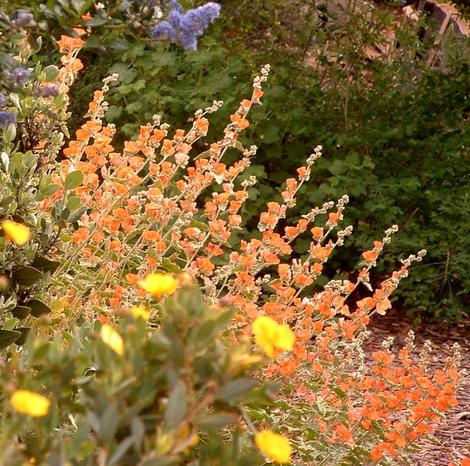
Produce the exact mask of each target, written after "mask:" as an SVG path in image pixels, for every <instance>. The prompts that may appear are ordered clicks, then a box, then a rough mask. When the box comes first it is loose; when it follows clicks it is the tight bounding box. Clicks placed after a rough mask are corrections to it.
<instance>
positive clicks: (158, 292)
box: [139, 273, 179, 298]
mask: <svg viewBox="0 0 470 466" xmlns="http://www.w3.org/2000/svg"><path fill="white" fill-rule="evenodd" d="M139 285H140V286H141V287H142V288H143V289H144V290H145V291H147V293H150V294H151V295H152V296H153V297H154V298H160V297H161V296H164V295H170V294H173V293H174V292H175V291H176V289H177V288H178V285H179V282H178V280H176V278H174V277H173V276H171V275H168V274H166V273H151V274H149V275H147V276H146V277H145V278H144V279H143V280H140V281H139Z"/></svg>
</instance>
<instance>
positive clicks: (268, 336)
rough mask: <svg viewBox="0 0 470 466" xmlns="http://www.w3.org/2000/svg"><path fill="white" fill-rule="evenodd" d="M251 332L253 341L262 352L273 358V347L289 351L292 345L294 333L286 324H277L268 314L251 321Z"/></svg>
mask: <svg viewBox="0 0 470 466" xmlns="http://www.w3.org/2000/svg"><path fill="white" fill-rule="evenodd" d="M253 333H254V335H255V342H256V344H257V345H258V346H260V347H261V348H262V349H263V350H264V352H265V353H266V354H267V355H268V356H269V357H270V358H273V357H274V355H275V348H280V349H283V350H287V351H291V350H292V348H293V347H294V342H295V335H294V332H293V331H292V329H291V328H290V327H289V326H288V325H286V324H282V325H281V324H278V323H277V322H276V321H275V320H274V319H272V318H271V317H268V316H261V317H258V318H257V319H256V320H255V321H254V322H253Z"/></svg>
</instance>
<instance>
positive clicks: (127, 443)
mask: <svg viewBox="0 0 470 466" xmlns="http://www.w3.org/2000/svg"><path fill="white" fill-rule="evenodd" d="M133 443H134V436H133V435H130V436H129V437H126V438H125V439H124V440H123V441H122V442H121V443H120V444H119V446H118V447H117V448H116V450H115V451H114V453H113V456H111V458H110V459H109V461H108V462H107V463H106V466H112V465H113V464H116V463H117V462H118V461H119V460H120V459H121V458H122V456H123V455H124V454H125V453H126V451H127V450H129V448H130V447H131V446H132V444H133Z"/></svg>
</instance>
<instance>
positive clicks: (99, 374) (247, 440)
mask: <svg viewBox="0 0 470 466" xmlns="http://www.w3.org/2000/svg"><path fill="white" fill-rule="evenodd" d="M68 44H74V42H73V41H72V42H70V39H66V38H64V39H63V41H62V43H61V46H62V47H67V46H68ZM268 70H269V68H268V67H265V68H263V70H262V73H261V74H260V76H258V77H256V78H255V80H254V85H253V90H252V95H251V98H250V99H244V100H243V101H242V102H241V104H240V106H239V107H238V109H237V110H236V112H235V113H233V114H232V115H231V116H230V122H229V124H228V125H227V126H226V128H225V130H224V132H223V137H222V138H221V139H220V140H219V141H217V142H215V143H211V144H209V143H207V150H205V151H203V152H201V151H197V150H196V146H202V145H204V144H205V143H204V137H205V136H206V134H207V132H208V129H209V119H208V118H207V117H208V115H210V114H212V113H213V112H215V111H217V109H218V108H219V107H220V103H219V102H214V103H213V105H212V106H210V107H207V108H206V109H201V110H197V111H196V112H195V114H194V118H193V120H192V126H191V128H190V129H189V130H188V131H184V130H181V129H177V130H175V131H174V134H173V136H169V126H168V125H167V124H165V123H162V122H161V119H160V118H159V117H158V116H155V117H154V118H153V120H152V122H151V123H149V124H147V125H144V126H142V127H141V128H140V131H139V135H138V137H137V139H135V140H131V141H126V142H125V143H124V149H123V151H122V152H117V151H116V150H115V149H114V147H113V146H112V137H113V135H114V134H115V131H116V128H115V127H114V126H113V125H109V124H108V125H106V124H104V122H103V117H104V114H105V112H106V109H107V107H108V105H107V102H106V100H105V94H106V92H107V91H108V90H109V84H110V82H112V81H113V80H115V79H116V78H117V77H116V76H112V77H110V78H107V79H106V80H105V83H104V86H103V88H102V90H99V91H96V92H95V93H94V99H93V101H92V102H91V103H90V105H89V110H88V113H87V121H86V122H85V123H84V124H83V125H82V127H81V128H80V129H79V130H77V132H76V138H75V139H72V140H69V141H68V142H67V144H66V147H65V148H64V150H63V159H62V160H61V161H60V162H59V163H57V164H54V165H51V166H50V167H49V175H50V176H51V180H52V182H53V184H54V185H55V186H56V188H55V191H54V192H53V193H51V195H50V196H47V197H46V198H45V199H44V200H43V201H41V205H40V207H41V209H42V210H43V212H44V215H45V216H46V217H48V216H50V217H52V218H53V217H54V212H56V211H57V209H59V210H60V206H61V205H62V206H63V199H64V196H69V198H74V199H76V200H75V201H74V208H75V209H77V210H78V211H79V212H80V210H79V209H81V212H82V213H81V215H80V216H77V218H76V219H75V221H74V222H72V224H70V223H69V224H68V225H65V226H63V227H62V228H60V230H58V231H59V235H58V239H57V243H56V247H57V257H56V258H57V259H61V265H60V267H59V268H57V270H56V271H55V272H54V274H53V277H52V278H53V280H54V286H52V287H50V288H49V290H48V295H49V299H50V304H51V307H52V314H51V317H52V319H54V320H53V322H54V323H55V324H56V325H55V326H51V327H48V326H46V325H41V326H38V325H37V326H35V328H36V332H37V333H40V334H43V338H44V337H46V336H47V335H48V334H50V336H51V337H52V338H53V340H52V342H51V343H41V342H40V341H41V340H33V337H31V339H30V341H29V342H28V344H27V346H26V348H25V349H24V351H23V352H21V353H18V352H15V351H12V352H11V353H10V356H7V357H6V358H4V359H2V364H4V367H5V370H3V371H2V377H5V379H2V380H3V381H2V384H3V385H4V387H5V388H4V390H3V392H5V393H8V396H7V397H5V398H4V399H3V403H4V412H7V414H6V415H5V416H4V423H5V424H4V427H2V432H7V433H8V434H7V436H6V437H2V438H5V439H6V438H11V436H12V435H18V442H17V443H16V444H15V445H7V444H6V443H4V444H3V445H4V447H3V448H4V449H5V450H4V452H3V455H4V457H5V458H6V459H8V461H10V460H11V461H12V464H21V463H20V461H23V460H24V453H25V454H26V457H27V458H30V457H34V458H37V460H35V461H36V462H38V461H39V464H41V461H42V462H43V463H44V462H46V461H49V462H50V461H54V460H55V458H56V457H57V456H56V455H59V454H60V455H65V457H66V458H68V459H69V461H77V460H78V461H81V460H82V459H83V460H85V459H86V460H87V461H88V462H89V463H90V464H103V463H104V464H108V463H111V464H128V462H129V461H141V463H142V464H146V463H145V462H146V461H147V460H151V461H153V463H152V462H151V463H150V464H184V463H185V462H186V463H187V462H188V461H193V462H194V463H195V464H198V463H200V464H208V463H209V462H211V461H213V460H214V459H215V458H220V457H222V458H224V459H226V460H227V461H234V462H236V464H263V460H262V459H261V458H260V457H257V456H255V455H254V454H253V453H252V446H251V439H253V438H254V443H255V444H256V446H257V447H258V449H259V450H260V451H261V452H262V453H263V454H264V455H265V456H267V457H270V458H271V459H273V460H274V461H277V462H289V461H290V462H292V463H294V464H295V463H297V464H298V463H300V464H302V463H309V462H318V463H322V462H323V463H325V464H361V463H364V462H375V463H381V464H390V465H392V464H397V461H398V459H397V458H399V457H400V458H401V457H404V456H406V454H407V450H408V449H409V448H410V446H411V445H412V444H414V443H415V442H416V440H418V439H419V438H422V437H423V436H426V435H429V434H430V433H431V432H432V431H433V428H434V425H435V423H436V422H438V420H439V416H440V415H441V414H442V413H444V412H445V411H447V410H448V409H449V408H450V407H452V406H455V404H456V402H457V401H456V398H455V394H456V389H457V387H458V384H459V374H458V371H457V369H458V363H459V352H458V349H457V348H455V351H454V356H453V357H452V358H449V359H448V360H447V362H446V365H445V367H444V368H443V369H442V370H438V371H435V372H434V373H431V372H430V370H429V368H428V360H429V354H430V351H431V349H430V347H429V346H426V347H425V348H424V350H423V352H422V354H421V356H420V359H419V361H414V360H413V359H412V358H411V352H412V349H413V335H412V334H410V335H409V337H408V340H407V342H406V344H405V346H404V347H403V348H402V349H401V350H400V351H399V353H398V355H396V356H395V355H394V354H393V352H392V348H391V346H392V342H390V341H386V342H384V345H383V348H382V350H381V351H378V352H376V353H374V354H373V355H372V358H373V362H372V363H371V364H370V365H368V364H366V363H365V356H364V353H363V352H362V350H361V347H362V344H363V342H364V340H365V339H366V338H367V324H368V322H369V319H370V316H371V315H373V314H376V313H378V314H383V313H385V312H386V311H387V310H388V309H389V308H390V307H391V302H390V299H389V298H390V295H391V293H392V292H393V291H394V290H395V289H396V288H397V286H398V284H399V282H400V281H401V280H402V279H403V278H405V277H406V276H407V275H408V270H409V267H410V266H411V264H412V263H413V262H420V261H421V260H422V257H423V256H424V254H425V252H424V251H421V252H419V253H418V254H417V255H416V256H415V255H412V256H410V257H408V258H407V259H404V260H403V261H402V265H401V267H400V269H399V270H398V271H396V272H394V273H393V274H392V276H391V277H390V278H388V279H385V280H384V281H382V282H381V283H380V284H379V285H378V286H372V285H373V283H374V282H373V280H371V277H370V275H371V270H372V268H373V267H375V265H376V263H377V260H378V257H379V254H380V253H381V252H382V250H383V248H384V247H385V246H387V245H388V243H389V242H390V240H391V236H392V234H393V233H395V232H396V230H397V229H396V227H392V228H390V229H388V230H387V231H386V233H385V236H384V237H383V238H382V240H381V241H376V242H374V244H373V247H372V248H370V249H369V250H367V251H365V252H364V253H363V254H362V259H363V260H362V261H361V263H360V271H359V273H358V274H357V276H354V277H353V276H351V277H350V278H349V279H344V280H333V281H330V282H329V283H327V284H326V285H325V287H324V288H323V289H322V290H321V291H319V292H313V290H312V286H313V285H314V282H315V280H316V279H317V278H318V277H319V276H320V274H321V272H322V270H323V267H324V265H325V264H326V262H327V260H328V258H329V257H330V256H331V255H332V253H333V251H335V250H336V248H337V246H342V245H343V244H344V242H345V240H346V239H347V238H348V237H349V236H350V235H351V233H352V229H351V227H349V226H348V227H345V228H343V229H341V228H340V227H339V224H340V222H341V221H342V220H343V215H344V212H345V207H346V205H347V203H348V197H347V196H346V195H344V196H342V197H341V198H340V199H339V200H337V201H336V202H327V203H325V204H323V205H322V206H321V207H318V208H314V209H311V210H310V211H309V212H308V213H306V214H305V215H304V216H302V217H301V218H300V219H299V221H297V222H293V223H291V222H290V221H288V218H289V209H292V208H293V207H294V206H295V203H296V198H297V194H298V192H299V190H301V189H302V186H303V185H304V184H305V183H306V182H307V181H308V180H309V178H310V174H311V173H310V172H311V169H312V166H313V164H314V163H315V161H316V160H317V159H318V158H319V157H320V155H321V147H317V148H316V149H315V150H314V151H313V153H312V155H311V156H310V157H309V158H308V159H307V164H306V166H303V167H300V168H299V169H298V170H297V178H290V179H287V180H286V183H285V188H284V190H283V191H282V193H281V197H282V201H280V202H269V203H268V204H267V209H266V210H265V211H263V212H262V213H261V215H260V217H259V223H258V232H257V233H256V234H251V235H250V234H249V235H247V234H246V233H245V232H244V231H243V229H242V228H241V227H240V225H241V224H242V219H241V213H242V212H243V204H244V202H245V201H246V200H247V199H248V197H249V195H250V190H251V189H252V187H253V186H254V183H255V182H256V179H255V177H254V176H253V175H250V174H247V173H246V170H247V169H248V168H249V165H250V160H251V158H252V157H253V156H254V154H255V152H256V148H255V147H254V146H251V147H250V148H245V147H244V146H243V145H242V143H241V142H240V139H241V138H240V137H239V135H240V133H242V131H243V130H244V129H247V128H248V127H249V126H250V122H249V120H248V118H247V117H248V112H249V111H250V110H251V108H252V107H254V106H256V105H257V104H259V103H260V101H261V99H262V97H263V90H262V84H263V82H264V81H265V80H266V79H267V74H268ZM238 153H240V154H241V157H237V154H238ZM223 157H226V159H227V163H225V162H224V161H223V159H222V158H223ZM224 160H225V159H224ZM77 172H79V173H80V174H76V175H74V178H75V177H76V179H77V180H79V182H78V181H77V185H76V186H69V187H67V186H66V180H67V179H70V178H69V177H70V176H71V174H74V173H77ZM82 206H83V208H82ZM281 222H282V223H281ZM284 222H285V223H284ZM301 236H304V237H307V238H308V241H309V243H310V245H309V253H308V255H306V256H305V257H304V258H302V259H295V258H294V259H291V258H290V257H291V254H292V246H291V245H292V244H294V241H295V240H296V239H298V238H300V237H301ZM173 274H174V276H173ZM191 277H194V278H191ZM192 280H196V281H197V282H198V283H199V284H200V286H201V287H202V292H203V298H202V297H201V295H198V293H197V291H194V290H191V289H187V288H186V283H187V282H188V281H189V282H192ZM178 286H181V288H182V289H181V290H180V291H179V292H177V294H176V295H175V298H166V295H168V294H172V293H173V292H174V290H175V288H176V287H178ZM359 288H364V289H365V290H368V291H369V293H370V294H369V295H368V296H366V297H360V298H356V296H355V292H356V290H358V289H359ZM149 295H150V296H152V297H153V298H150V299H149ZM361 298H362V299H361ZM204 303H207V304H204ZM208 305H209V306H210V307H207V306H208ZM227 305H232V306H234V312H233V314H231V313H225V312H224V310H223V309H224V308H225V307H226V306H227ZM141 317H142V318H141ZM147 318H148V319H149V320H148V323H147V324H145V322H144V321H145V319H147ZM96 319H98V320H99V321H100V324H101V325H100V324H98V323H94V324H91V323H92V322H95V321H96ZM74 322H77V323H79V325H80V329H77V330H73V327H74ZM90 327H92V329H93V331H94V332H96V333H97V334H98V332H99V337H98V336H97V335H95V334H94V333H93V332H92V329H91V328H90ZM251 334H253V337H254V343H255V344H256V346H255V347H256V349H253V350H250V349H249V348H251V338H250V335H251ZM107 347H108V348H107ZM41 348H43V349H41ZM56 348H57V349H56ZM262 354H264V355H265V356H266V357H267V358H269V360H268V361H269V362H268V363H267V364H266V366H265V368H264V369H263V370H262V371H260V370H255V369H256V367H257V366H256V365H257V364H258V363H259V362H260V356H261V355H262ZM22 357H24V358H25V359H24V360H23V362H21V361H19V358H22ZM230 361H231V362H230ZM233 371H235V372H233ZM7 374H14V377H13V378H12V377H10V376H9V377H7ZM191 374H192V375H191ZM33 377H35V378H33ZM240 377H241V378H242V379H240ZM253 378H257V379H259V380H260V381H262V382H260V384H259V387H258V389H256V390H252V388H253V382H252V381H251V379H253ZM178 381H179V382H178ZM180 382H182V383H183V384H184V385H185V387H183V385H182V384H181V383H180ZM266 382H278V383H280V386H279V388H280V390H279V391H278V392H277V394H276V399H275V401H274V404H269V403H267V402H268V401H269V396H268V395H270V394H271V395H272V389H270V388H269V386H268V387H265V386H264V385H263V384H264V383H266ZM224 387H225V388H224ZM213 390H215V393H216V394H218V395H216V396H215V398H213V397H212V396H209V395H210V393H213ZM220 390H222V394H223V396H222V397H221V395H220ZM227 391H228V393H229V394H231V395H232V396H233V399H230V400H227V399H225V397H227V396H228V395H227V393H226V392H227ZM191 393H193V395H191V396H189V394H191ZM196 395H197V396H196ZM147 396H148V397H147ZM185 397H189V398H187V402H183V401H182V400H183V399H184V398H185ZM206 397H208V398H207V399H208V403H209V404H207V405H206V404H204V403H203V402H202V400H205V399H206ZM229 398H230V397H229ZM166 399H167V400H166ZM220 401H222V404H220V403H219V402H220ZM33 402H36V404H34V405H33V406H34V409H31V403H33ZM10 406H11V407H13V409H14V411H16V413H17V414H15V413H12V412H11V411H9V409H8V407H10ZM165 406H166V407H165ZM191 406H192V407H193V408H194V409H189V407H191ZM183 408H184V409H183ZM194 410H196V411H194ZM219 410H220V411H219ZM169 411H170V412H171V413H172V416H173V414H174V416H175V417H174V418H173V417H172V416H170V414H168V412H169ZM74 413H76V414H74ZM227 413H228V414H236V415H237V416H241V419H240V417H237V418H236V421H235V418H233V417H230V419H231V420H232V421H233V425H234V427H233V429H232V428H229V429H226V430H224V429H222V430H220V429H219V430H217V429H216V431H215V432H213V433H207V434H206V431H205V427H204V423H202V424H203V426H202V427H201V425H200V422H199V421H196V420H194V419H196V418H194V419H193V416H196V417H197V416H198V415H201V416H207V415H211V416H216V420H217V421H220V422H221V424H223V425H224V423H226V422H227V421H228V419H229V418H227V417H226V416H227ZM69 414H70V416H69ZM23 415H27V416H28V415H29V416H30V417H32V419H31V422H32V424H29V425H28V424H23V423H22V422H19V421H20V419H23V417H20V416H23ZM147 415H148V417H147ZM220 416H222V417H220ZM135 417H138V418H139V417H142V419H140V421H141V422H139V421H138V420H137V421H136V420H134V422H133V421H132V419H133V418H135ZM222 421H223V422H222ZM142 422H143V424H144V425H143V426H142ZM171 422H173V424H171ZM214 422H215V420H214ZM168 423H170V424H171V427H169V426H168ZM30 425H31V426H32V427H31V428H30V427H29V426H30ZM212 425H213V424H212ZM159 428H160V430H158V429H159ZM23 429H25V430H23ZM30 429H31V430H30ZM165 429H167V430H168V429H169V430H172V431H171V432H170V434H168V432H167V430H165ZM273 429H275V430H276V431H277V432H279V434H275V433H273V432H272V430H273ZM28 430H30V431H32V432H33V433H35V435H32V436H31V435H26V433H27V432H28ZM10 432H11V433H10ZM194 434H197V435H200V436H201V441H200V443H199V444H198V445H192V444H193V440H194V441H195V437H194V436H193V435H194ZM251 434H253V435H251ZM278 435H281V436H280V437H278ZM145 439H147V440H145ZM191 446H192V449H189V450H188V451H185V449H186V448H187V447H191ZM9 447H10V448H9ZM77 452H78V453H77ZM28 455H31V456H28ZM77 455H78V456H77ZM184 455H188V456H186V457H185V456H184ZM63 457H64V456H62V458H63ZM14 461H17V463H15V462H14Z"/></svg>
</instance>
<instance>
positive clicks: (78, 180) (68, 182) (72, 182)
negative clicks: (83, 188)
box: [64, 170, 83, 189]
mask: <svg viewBox="0 0 470 466" xmlns="http://www.w3.org/2000/svg"><path fill="white" fill-rule="evenodd" d="M82 182H83V173H82V172H81V171H80V170H74V171H73V172H70V173H69V174H68V175H67V176H66V177H65V181H64V187H65V189H74V188H78V187H79V186H80V185H81V184H82Z"/></svg>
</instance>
